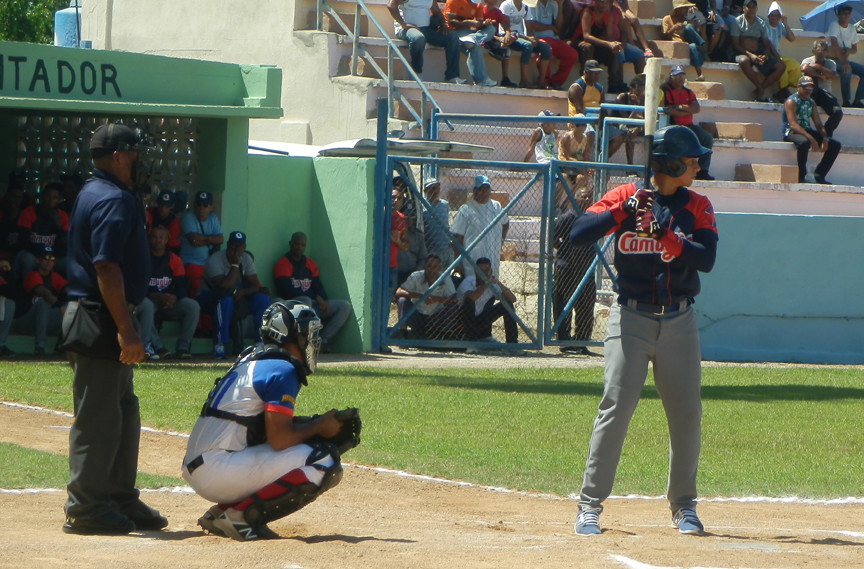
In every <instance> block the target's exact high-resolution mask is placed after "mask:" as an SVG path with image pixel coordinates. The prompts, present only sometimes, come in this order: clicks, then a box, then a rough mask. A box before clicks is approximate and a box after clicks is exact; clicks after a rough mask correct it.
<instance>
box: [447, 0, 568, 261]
mask: <svg viewBox="0 0 864 569" xmlns="http://www.w3.org/2000/svg"><path fill="white" fill-rule="evenodd" d="M501 13H502V14H504V15H505V16H506V17H507V18H508V20H509V27H510V35H511V37H512V38H515V40H514V41H513V43H512V44H511V45H510V48H511V49H515V50H517V51H521V53H522V56H521V58H520V60H519V70H520V78H519V87H521V88H523V89H529V88H538V89H545V88H546V74H547V72H548V71H549V62H550V60H551V59H552V48H551V47H549V44H547V43H544V42H542V41H538V40H536V39H534V38H532V37H530V36H529V35H528V30H526V29H525V18H526V17H527V16H528V6H526V5H525V4H524V3H523V2H522V0H504V2H503V3H502V4H501ZM519 40H524V41H525V42H528V43H530V44H531V49H530V50H528V51H526V47H527V46H526V44H525V43H523V42H521V41H519ZM532 53H536V54H537V55H538V60H537V64H538V66H539V68H538V69H539V71H540V73H539V75H538V78H537V81H536V82H534V81H531V71H530V69H529V68H528V65H529V64H530V63H531V54H532ZM502 63H503V62H502ZM502 70H503V65H502ZM505 75H506V74H505ZM503 83H504V82H503V80H502V85H503ZM442 259H443V257H442Z"/></svg>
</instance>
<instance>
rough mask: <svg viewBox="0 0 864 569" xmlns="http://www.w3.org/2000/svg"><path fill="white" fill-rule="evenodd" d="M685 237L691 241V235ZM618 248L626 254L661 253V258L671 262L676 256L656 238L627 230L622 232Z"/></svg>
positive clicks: (665, 261)
mask: <svg viewBox="0 0 864 569" xmlns="http://www.w3.org/2000/svg"><path fill="white" fill-rule="evenodd" d="M679 235H680V233H679ZM684 239H687V240H688V241H689V240H690V236H687V235H685V236H684ZM618 250H619V251H621V253H623V254H624V255H654V254H659V255H660V260H661V261H663V262H664V263H669V262H671V261H672V260H673V259H674V258H675V257H674V256H672V254H671V253H669V252H668V251H667V250H666V249H665V248H664V247H663V245H661V244H660V242H659V241H657V240H656V239H652V238H651V237H639V236H638V235H636V234H635V233H634V232H632V231H625V232H624V233H622V234H621V238H620V239H619V240H618Z"/></svg>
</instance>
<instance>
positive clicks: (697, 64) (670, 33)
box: [662, 0, 708, 81]
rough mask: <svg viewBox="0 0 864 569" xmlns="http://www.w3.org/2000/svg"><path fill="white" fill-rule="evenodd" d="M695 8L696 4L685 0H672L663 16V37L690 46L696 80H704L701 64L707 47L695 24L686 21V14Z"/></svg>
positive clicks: (703, 61)
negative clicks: (668, 10)
mask: <svg viewBox="0 0 864 569" xmlns="http://www.w3.org/2000/svg"><path fill="white" fill-rule="evenodd" d="M696 10H697V8H696V5H695V4H691V3H690V2H688V1H687V0H673V1H672V11H671V12H669V13H668V14H666V15H665V16H663V21H662V26H663V39H664V40H667V41H680V42H683V43H686V44H688V45H689V46H690V65H692V66H693V67H694V69H696V81H704V80H705V77H704V75H702V64H703V63H705V53H706V52H707V51H708V48H707V47H706V46H705V40H704V39H702V36H701V35H699V30H698V29H697V28H696V26H694V25H693V24H692V23H691V22H688V21H687V15H688V14H689V13H691V12H693V11H696Z"/></svg>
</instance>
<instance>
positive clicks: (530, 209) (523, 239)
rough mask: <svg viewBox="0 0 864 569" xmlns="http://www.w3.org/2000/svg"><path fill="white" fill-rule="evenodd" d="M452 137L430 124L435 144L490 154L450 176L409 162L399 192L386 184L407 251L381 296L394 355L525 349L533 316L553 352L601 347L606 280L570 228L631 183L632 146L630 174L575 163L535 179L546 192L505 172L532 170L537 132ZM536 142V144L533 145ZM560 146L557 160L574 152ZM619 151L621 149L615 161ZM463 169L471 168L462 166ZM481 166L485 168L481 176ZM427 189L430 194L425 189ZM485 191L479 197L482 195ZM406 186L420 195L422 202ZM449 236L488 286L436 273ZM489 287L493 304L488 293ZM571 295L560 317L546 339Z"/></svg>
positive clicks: (639, 148)
mask: <svg viewBox="0 0 864 569" xmlns="http://www.w3.org/2000/svg"><path fill="white" fill-rule="evenodd" d="M538 123H539V119H538ZM453 126H454V130H453V131H450V130H449V129H445V128H443V125H442V129H441V130H442V136H441V138H445V135H444V133H445V131H446V133H447V135H446V137H449V138H450V139H451V140H454V141H459V142H467V143H470V144H478V145H483V146H487V147H491V148H492V149H493V151H492V152H491V154H483V155H478V154H476V153H475V154H474V155H473V156H472V155H456V156H454V155H453V154H451V155H450V156H449V158H456V159H460V160H466V161H463V162H461V163H459V164H458V165H454V164H452V163H447V162H444V163H437V164H433V165H432V166H431V167H430V166H429V165H427V166H426V167H421V166H420V165H419V164H418V163H411V162H410V161H408V162H404V163H400V164H401V170H402V173H401V175H400V176H399V177H401V178H408V181H407V183H402V181H400V180H398V179H397V180H396V182H395V184H394V193H395V194H396V196H397V197H396V198H394V202H393V206H394V208H396V209H398V210H399V211H400V213H401V214H402V215H403V216H404V217H405V220H404V223H405V237H404V240H405V241H406V242H407V249H404V250H399V252H398V259H399V263H398V267H396V268H395V269H394V270H395V271H396V272H397V274H398V279H397V281H396V284H397V285H398V288H396V289H395V295H393V294H391V297H390V298H391V300H392V303H391V304H389V315H388V334H392V338H393V339H396V340H400V341H401V343H403V344H404V343H405V341H406V340H407V341H409V343H410V341H411V340H418V341H419V340H422V341H426V342H428V341H432V342H434V341H436V340H441V341H464V342H489V343H490V344H491V343H492V342H495V343H501V344H507V343H511V344H513V343H523V344H524V343H535V345H536V343H537V342H538V340H537V339H542V337H543V335H544V330H543V329H542V328H540V327H539V326H538V322H539V320H538V313H543V314H545V316H544V327H545V328H547V329H551V340H552V342H553V343H556V344H557V343H558V342H559V341H560V342H562V343H563V344H572V345H584V344H585V343H592V342H598V341H602V340H603V338H604V337H605V333H606V318H605V317H606V314H608V307H609V306H610V304H611V301H612V299H613V296H612V277H611V276H610V275H609V274H608V273H607V270H606V268H605V265H604V264H603V263H597V264H596V265H594V266H593V269H592V264H593V262H594V260H595V257H596V250H595V249H594V247H593V246H589V247H573V246H572V245H570V244H569V240H568V237H569V232H570V226H571V225H572V223H573V221H574V220H575V219H576V218H577V217H578V216H580V215H582V213H583V211H584V210H585V208H587V207H588V206H589V205H590V204H591V203H593V202H594V201H596V200H597V199H599V198H600V197H601V196H602V195H603V194H605V193H606V191H608V190H610V189H612V188H614V187H616V186H619V185H621V184H625V183H630V182H634V181H636V180H638V179H639V178H641V176H642V172H643V167H642V166H641V164H640V162H642V161H643V160H644V143H643V141H642V139H641V138H634V139H633V142H634V144H633V158H634V162H635V163H636V164H637V165H636V166H632V167H630V166H628V165H627V164H626V163H625V164H622V165H621V166H609V167H601V169H602V170H603V172H602V175H601V172H600V170H598V169H597V168H594V167H590V166H587V165H585V164H584V162H585V161H587V160H582V161H577V160H568V161H562V162H557V161H556V162H554V164H555V165H556V166H557V167H556V168H552V167H551V166H547V167H546V168H545V170H546V175H547V176H548V177H549V179H550V180H553V179H554V180H555V182H554V184H553V183H552V182H551V181H550V182H549V183H548V185H547V186H544V177H543V175H542V174H538V172H537V170H536V169H535V170H533V171H526V170H523V169H521V168H520V165H519V164H518V163H517V162H523V161H527V162H531V163H535V164H536V158H537V157H538V154H537V152H539V151H536V152H535V153H530V152H529V150H532V151H535V146H536V144H529V143H531V142H532V140H531V136H532V133H534V132H535V131H536V129H538V128H539V127H538V126H537V125H535V124H527V123H524V122H523V123H514V122H507V121H504V120H501V121H498V122H485V123H482V124H471V125H469V124H453ZM627 128H629V125H628V126H627ZM547 130H550V129H548V128H547ZM566 130H569V131H570V132H571V133H573V132H574V131H575V129H571V128H567V125H563V124H560V123H559V124H558V125H557V127H556V128H555V131H556V132H561V131H566ZM580 130H584V127H581V128H580ZM457 134H458V137H457V136H456V135H457ZM545 134H548V133H545ZM577 134H581V135H582V136H584V133H577ZM536 138H541V139H542V138H543V135H542V134H540V135H539V136H538V137H535V139H536ZM560 142H561V138H560V137H558V136H554V147H553V152H554V154H555V156H556V157H557V151H558V146H559V144H560ZM564 142H565V152H566V151H569V150H572V148H574V147H575V145H574V146H570V143H571V142H572V141H571V140H568V139H566V138H565V140H564ZM576 142H579V141H578V140H577V141H576ZM582 144H584V143H582ZM624 149H625V146H624V144H622V145H621V149H620V154H621V155H622V156H623V155H624V151H625V150H624ZM593 150H594V149H593V148H591V147H590V146H589V145H587V144H585V147H584V148H583V149H582V154H580V155H579V157H580V158H588V159H593V156H594V155H595V152H593ZM520 153H521V155H519V154H520ZM540 157H541V159H542V156H540ZM471 158H473V159H474V160H472V161H471V162H467V160H468V159H471ZM478 158H482V159H483V160H478ZM487 159H488V160H492V161H495V162H496V163H495V164H494V165H491V164H489V161H488V160H487ZM523 159H524V160H523ZM501 162H509V163H510V164H509V166H508V165H506V164H501ZM625 162H626V161H625ZM559 167H560V172H561V176H560V178H559V177H558V176H557V171H558V168H559ZM433 180H437V182H438V185H437V186H435V185H433V186H431V187H428V188H427V186H428V184H429V182H430V181H433ZM532 180H533V181H532ZM487 181H488V190H487V189H485V188H484V186H485V185H486V183H487ZM565 183H566V184H567V189H565V187H564V184H565ZM409 186H411V187H413V188H416V189H417V191H419V193H422V194H423V197H424V198H425V201H424V200H420V199H419V196H417V195H416V194H415V193H414V192H413V191H412V190H410V189H409ZM601 186H602V187H601ZM547 188H548V189H547ZM568 190H569V191H568ZM487 194H488V196H487ZM571 196H572V198H571ZM574 201H575V204H576V205H575V207H574V203H573V202H574ZM501 212H504V215H500V214H501ZM451 237H453V238H454V239H455V240H456V241H457V242H458V243H460V244H461V245H462V246H463V247H464V248H469V247H471V246H472V245H473V247H471V248H470V250H469V251H468V256H470V257H471V258H472V259H473V260H474V261H475V262H476V261H477V260H479V259H488V261H489V262H488V263H486V262H485V261H483V262H481V263H480V264H479V265H478V268H479V269H480V270H481V271H483V273H484V274H485V275H486V276H487V278H488V280H489V283H486V282H484V281H483V279H482V278H478V277H477V276H476V275H475V269H474V267H473V266H471V264H470V263H468V262H461V263H458V264H456V265H454V266H453V267H452V270H450V271H449V272H448V271H447V269H448V267H450V266H451V263H452V261H454V260H455V259H456V258H457V257H458V256H459V250H458V247H457V246H456V245H454V244H453V243H452V241H451ZM600 245H601V246H602V243H600ZM430 255H435V258H430V257H429V256H430ZM612 256H613V248H612V247H611V246H610V247H608V248H607V251H606V260H607V264H608V265H609V266H611V265H612ZM442 273H447V277H446V278H445V279H443V280H441V281H440V282H439V283H438V284H437V285H436V287H435V289H434V290H433V292H432V293H431V294H430V295H429V298H427V299H426V300H425V301H423V302H422V303H420V304H418V305H417V306H416V308H415V310H414V311H413V314H409V311H410V310H411V309H412V307H414V303H415V302H417V300H418V298H417V297H418V296H420V295H421V294H423V293H425V292H426V291H427V289H428V288H429V285H430V284H435V283H436V281H437V280H438V277H439V276H440V275H441V274H442ZM586 274H587V275H588V277H587V278H585V277H586ZM583 281H584V283H583ZM580 283H581V284H582V286H581V288H579V285H580ZM490 285H491V286H492V288H494V289H495V294H493V293H492V292H490ZM541 288H542V293H541ZM577 289H578V291H577ZM574 296H575V297H576V300H575V301H574V302H573V303H572V304H573V306H572V308H571V309H570V310H569V311H568V314H569V317H567V318H563V319H561V320H562V323H561V325H560V326H558V327H555V329H552V327H553V326H554V324H555V323H556V322H557V321H558V320H559V317H560V316H561V314H562V312H563V310H564V308H565V307H566V306H567V305H568V304H569V303H570V301H571V299H572V298H573V297H574ZM547 305H548V306H547ZM508 307H509V308H512V312H513V314H511V312H510V310H508ZM547 310H548V311H547ZM514 315H515V317H514ZM394 327H396V328H394ZM526 329H527V330H528V331H530V332H531V334H529V333H528V331H526ZM385 342H386V341H385ZM426 345H428V344H426ZM498 347H502V348H503V347H506V346H498Z"/></svg>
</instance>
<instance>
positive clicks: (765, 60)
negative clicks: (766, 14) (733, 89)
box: [729, 0, 786, 103]
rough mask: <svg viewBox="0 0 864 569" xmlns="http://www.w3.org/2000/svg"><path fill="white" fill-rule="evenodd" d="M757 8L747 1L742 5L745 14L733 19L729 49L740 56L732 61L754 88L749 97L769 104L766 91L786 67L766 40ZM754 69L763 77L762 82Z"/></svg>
mask: <svg viewBox="0 0 864 569" xmlns="http://www.w3.org/2000/svg"><path fill="white" fill-rule="evenodd" d="M757 7H758V6H757V3H756V0H748V1H747V2H746V3H745V4H744V13H743V14H741V15H740V16H738V17H737V18H735V25H734V26H732V29H731V30H729V35H731V36H732V50H733V51H734V52H735V53H737V54H739V55H738V56H737V57H736V58H735V61H736V62H737V63H738V65H739V66H740V67H741V71H743V72H744V75H745V76H746V77H747V79H749V80H750V82H751V83H753V85H754V86H755V87H756V88H755V89H754V90H753V91H752V92H751V93H750V95H751V96H752V97H753V99H754V100H755V101H756V102H759V103H770V102H771V100H770V99H766V98H764V93H765V89H767V88H768V87H770V86H771V85H772V84H773V83H774V82H775V81H777V80H778V79H780V76H781V75H783V73H784V72H785V71H786V66H785V65H783V62H782V61H781V60H780V54H779V53H777V50H776V49H774V45H773V44H772V43H771V42H770V41H769V40H768V22H766V21H765V20H763V19H762V18H760V17H758V16H757V15H756V9H757ZM754 68H755V69H756V70H757V71H759V73H761V74H762V76H763V77H764V79H763V80H762V81H760V80H759V76H758V75H756V71H754Z"/></svg>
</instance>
